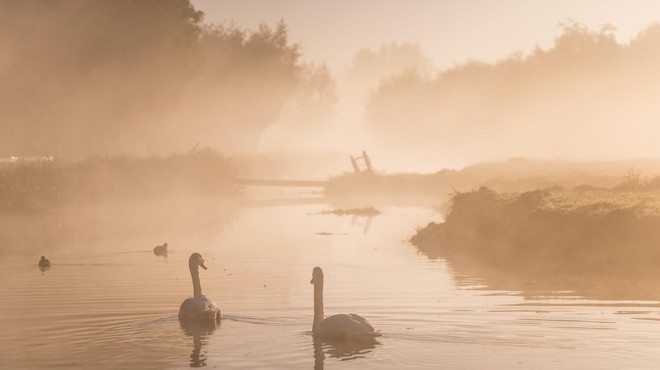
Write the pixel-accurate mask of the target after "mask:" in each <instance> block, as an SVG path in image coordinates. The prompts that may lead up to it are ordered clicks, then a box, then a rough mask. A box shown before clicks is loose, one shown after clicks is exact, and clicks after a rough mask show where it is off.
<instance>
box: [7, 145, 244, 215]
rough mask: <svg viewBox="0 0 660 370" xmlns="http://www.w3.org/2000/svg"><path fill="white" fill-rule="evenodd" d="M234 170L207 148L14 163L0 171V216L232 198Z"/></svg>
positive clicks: (227, 161) (226, 161)
mask: <svg viewBox="0 0 660 370" xmlns="http://www.w3.org/2000/svg"><path fill="white" fill-rule="evenodd" d="M236 174H237V170H236V168H235V167H234V165H233V164H232V161H231V160H230V159H229V158H227V157H225V156H223V155H220V154H218V153H217V152H216V151H214V150H213V149H210V148H203V149H198V148H194V149H192V150H191V151H189V152H186V153H178V154H172V155H169V156H164V157H156V156H152V157H129V156H117V157H93V158H87V159H84V160H81V161H64V160H43V161H17V162H12V163H5V164H3V165H2V166H0V212H3V213H7V212H10V213H11V212H34V211H44V210H48V209H53V208H55V207H58V206H61V205H64V204H72V203H76V202H86V201H99V200H119V199H138V198H140V199H145V198H147V199H149V198H161V197H174V196H193V195H194V196H196V195H222V194H234V193H236V192H237V191H238V187H237V185H236V182H235V179H236Z"/></svg>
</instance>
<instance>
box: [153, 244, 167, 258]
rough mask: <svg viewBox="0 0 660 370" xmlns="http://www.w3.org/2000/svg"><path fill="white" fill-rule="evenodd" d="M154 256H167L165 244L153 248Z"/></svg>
mask: <svg viewBox="0 0 660 370" xmlns="http://www.w3.org/2000/svg"><path fill="white" fill-rule="evenodd" d="M154 254H155V255H157V256H167V243H163V245H157V246H155V247H154Z"/></svg>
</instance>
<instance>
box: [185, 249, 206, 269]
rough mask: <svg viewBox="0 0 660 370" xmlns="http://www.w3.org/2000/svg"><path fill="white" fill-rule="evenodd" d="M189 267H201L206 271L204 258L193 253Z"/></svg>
mask: <svg viewBox="0 0 660 370" xmlns="http://www.w3.org/2000/svg"><path fill="white" fill-rule="evenodd" d="M188 265H189V266H190V267H193V266H194V267H197V266H199V267H201V268H203V269H204V270H206V265H204V258H202V255H201V254H199V253H193V254H191V255H190V259H189V260H188Z"/></svg>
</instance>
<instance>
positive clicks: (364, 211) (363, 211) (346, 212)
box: [321, 207, 381, 217]
mask: <svg viewBox="0 0 660 370" xmlns="http://www.w3.org/2000/svg"><path fill="white" fill-rule="evenodd" d="M380 213H381V212H380V211H379V210H377V209H376V208H374V207H365V208H349V209H326V210H323V211H321V214H322V215H336V216H365V217H373V216H378V215H379V214H380Z"/></svg>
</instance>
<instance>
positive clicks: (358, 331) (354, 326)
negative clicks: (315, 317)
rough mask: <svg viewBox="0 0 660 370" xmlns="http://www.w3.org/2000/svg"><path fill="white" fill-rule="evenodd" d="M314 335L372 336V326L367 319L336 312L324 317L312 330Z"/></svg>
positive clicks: (373, 332) (334, 336) (337, 336)
mask: <svg viewBox="0 0 660 370" xmlns="http://www.w3.org/2000/svg"><path fill="white" fill-rule="evenodd" d="M314 334H315V335H320V336H323V337H332V338H347V337H356V336H364V335H368V336H373V335H375V334H376V331H375V330H374V327H373V326H371V324H369V322H368V321H367V319H365V318H364V317H362V316H360V315H355V314H349V315H346V314H338V315H332V316H329V317H326V318H325V319H324V320H323V321H321V322H320V323H319V325H318V327H317V328H316V330H315V331H314Z"/></svg>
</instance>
